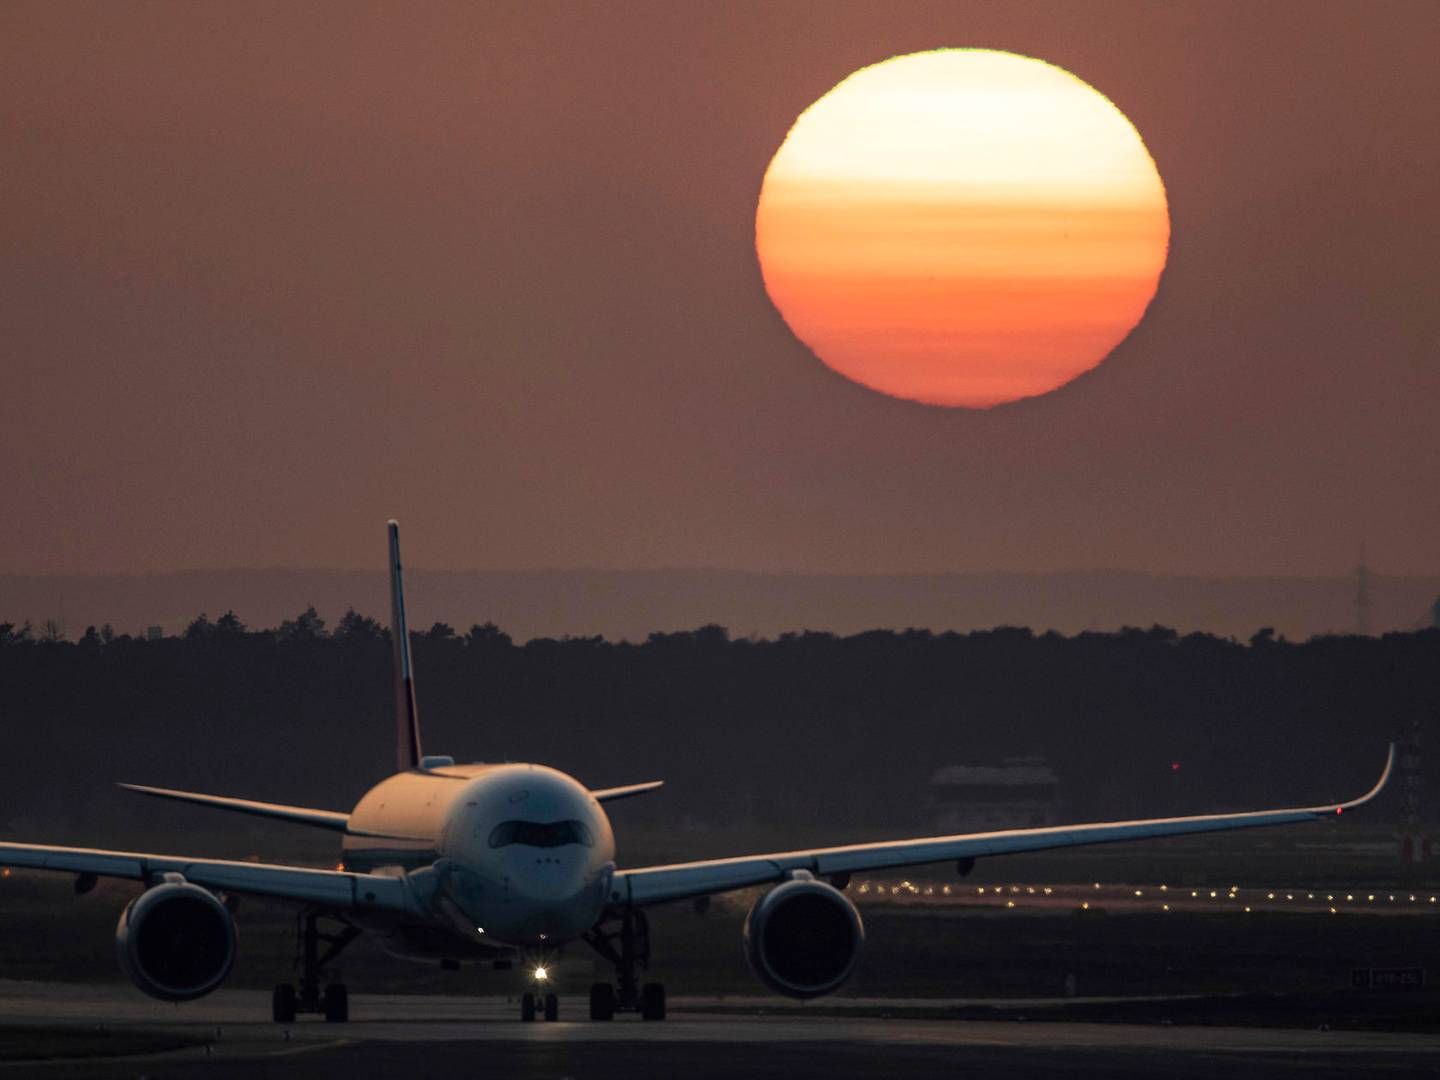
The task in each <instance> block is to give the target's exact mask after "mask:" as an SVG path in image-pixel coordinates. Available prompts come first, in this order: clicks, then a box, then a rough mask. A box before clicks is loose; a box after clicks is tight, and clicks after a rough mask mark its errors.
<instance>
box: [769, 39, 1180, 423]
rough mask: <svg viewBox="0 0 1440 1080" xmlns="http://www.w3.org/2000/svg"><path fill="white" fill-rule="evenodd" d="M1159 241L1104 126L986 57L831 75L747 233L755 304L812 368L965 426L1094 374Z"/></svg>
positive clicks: (1098, 104) (1124, 146)
mask: <svg viewBox="0 0 1440 1080" xmlns="http://www.w3.org/2000/svg"><path fill="white" fill-rule="evenodd" d="M1169 241H1170V215H1169V210H1168V207H1167V205H1166V201H1165V187H1164V185H1163V184H1162V183H1161V180H1160V174H1159V172H1157V171H1156V168H1155V162H1154V161H1152V160H1151V158H1150V154H1149V152H1148V151H1147V150H1146V149H1145V144H1144V143H1143V142H1141V140H1140V135H1139V133H1138V132H1136V130H1135V128H1134V126H1133V125H1132V124H1131V123H1130V121H1129V120H1127V119H1126V118H1125V116H1124V114H1123V113H1121V112H1120V110H1119V109H1117V108H1116V107H1115V106H1114V105H1112V104H1111V103H1110V102H1109V101H1108V100H1107V99H1106V98H1105V97H1104V96H1103V95H1102V94H1100V93H1099V92H1098V91H1096V90H1095V89H1093V88H1092V87H1090V86H1089V85H1087V84H1086V83H1084V82H1082V81H1081V80H1080V79H1078V78H1076V77H1075V76H1074V75H1071V74H1070V73H1069V72H1067V71H1063V70H1061V69H1060V68H1057V67H1054V66H1053V65H1051V64H1047V63H1045V62H1044V61H1041V60H1034V59H1030V58H1029V57H1024V56H1017V55H1015V54H1013V53H1006V52H995V51H991V50H986V49H942V50H938V51H935V52H926V53H912V54H910V55H908V56H897V57H894V58H893V59H890V60H886V61H884V62H883V63H879V64H875V65H873V66H871V67H867V68H863V69H862V70H860V71H857V72H856V73H855V74H853V75H851V76H850V77H849V78H848V79H846V80H845V81H844V82H842V83H840V85H838V86H836V87H835V88H834V89H833V90H831V91H830V92H829V93H828V94H826V95H825V96H824V97H822V98H821V99H820V100H819V101H817V102H815V104H813V105H811V106H810V107H809V108H808V109H806V110H805V111H804V112H803V113H801V115H800V118H799V119H798V120H796V121H795V126H794V127H792V128H791V129H790V133H789V135H787V136H786V137H785V142H784V143H783V144H782V145H781V147H780V149H779V151H777V152H776V154H775V157H774V159H773V160H772V161H771V162H770V167H769V169H767V170H766V172H765V181H764V183H763V184H762V186H761V189H760V204H759V206H758V208H757V209H756V213H755V248H756V252H757V254H758V256H759V259H760V271H761V274H762V275H763V276H764V279H765V288H766V290H767V291H768V292H769V294H770V299H771V300H772V301H774V303H775V306H776V307H777V308H778V309H779V311H780V314H781V315H782V316H783V317H784V319H785V321H786V323H787V324H789V326H790V328H791V330H793V331H794V333H795V335H796V337H798V338H799V339H800V340H801V341H803V342H804V343H805V344H806V345H808V346H809V347H810V348H811V349H812V350H813V351H814V352H815V354H816V355H817V356H818V357H819V358H820V359H821V360H822V361H824V362H825V363H826V364H827V365H828V366H829V367H831V368H833V369H834V370H835V371H837V372H839V373H840V374H841V375H844V376H845V377H846V378H848V379H852V380H854V381H855V382H858V383H861V384H862V385H864V386H868V387H870V388H871V389H873V390H879V391H880V392H881V393H885V394H890V395H892V396H894V397H900V398H909V399H911V400H914V401H922V402H926V403H929V404H933V405H957V406H966V407H969V408H978V409H984V408H989V407H991V406H993V405H1000V404H1003V403H1005V402H1009V401H1016V400H1019V399H1020V398H1026V397H1034V396H1035V395H1037V394H1044V393H1048V392H1049V391H1051V390H1054V389H1055V388H1056V387H1059V386H1062V385H1064V384H1065V383H1067V382H1069V381H1070V380H1071V379H1073V378H1075V377H1076V376H1077V375H1080V374H1081V373H1082V372H1085V371H1089V370H1090V369H1091V368H1093V367H1095V366H1096V365H1097V364H1099V363H1100V361H1102V360H1103V359H1105V357H1106V356H1107V355H1109V353H1110V351H1111V350H1112V349H1114V348H1115V346H1116V345H1118V344H1119V343H1120V342H1121V341H1122V340H1124V338H1125V337H1126V335H1128V334H1129V333H1130V331H1131V330H1133V329H1134V328H1135V325H1136V324H1137V323H1138V322H1139V321H1140V319H1141V317H1142V316H1143V315H1144V314H1145V308H1146V307H1147V305H1149V303H1150V300H1151V298H1152V297H1154V295H1155V289H1156V287H1157V286H1158V285H1159V281H1160V273H1161V271H1162V270H1163V269H1164V267H1165V256H1166V253H1167V250H1168V248H1169Z"/></svg>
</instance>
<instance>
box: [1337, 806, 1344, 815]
mask: <svg viewBox="0 0 1440 1080" xmlns="http://www.w3.org/2000/svg"><path fill="white" fill-rule="evenodd" d="M1335 813H1337V814H1343V813H1345V807H1343V806H1337V807H1335Z"/></svg>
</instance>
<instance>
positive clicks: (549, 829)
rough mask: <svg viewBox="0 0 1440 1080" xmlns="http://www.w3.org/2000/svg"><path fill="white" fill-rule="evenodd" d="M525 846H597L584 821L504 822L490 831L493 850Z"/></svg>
mask: <svg viewBox="0 0 1440 1080" xmlns="http://www.w3.org/2000/svg"><path fill="white" fill-rule="evenodd" d="M510 844H524V845H526V846H527V847H564V846H565V845H566V844H584V845H585V846H586V847H594V846H595V837H593V836H592V835H590V830H589V829H587V828H586V827H585V823H584V822H583V821H551V822H548V823H546V822H540V821H502V822H501V823H500V824H499V825H496V826H495V828H494V829H492V830H491V831H490V846H491V847H492V848H498V847H507V846H509V845H510Z"/></svg>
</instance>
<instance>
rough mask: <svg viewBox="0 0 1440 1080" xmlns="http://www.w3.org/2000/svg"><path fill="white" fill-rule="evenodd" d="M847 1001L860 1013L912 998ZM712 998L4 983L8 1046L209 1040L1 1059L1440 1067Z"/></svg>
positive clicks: (5, 1070) (294, 1068)
mask: <svg viewBox="0 0 1440 1080" xmlns="http://www.w3.org/2000/svg"><path fill="white" fill-rule="evenodd" d="M846 1002H847V1004H855V1006H856V1012H857V1013H869V1014H873V1013H878V1012H879V1010H881V1009H886V1008H897V1009H900V1008H902V1007H903V1003H896V1002H873V1003H863V1002H862V1003H855V1002H854V999H846ZM715 1004H716V1002H715V1001H714V999H679V1000H675V1001H672V1003H671V1017H670V1019H668V1020H665V1021H663V1022H659V1023H655V1022H650V1023H647V1022H643V1021H641V1020H639V1019H638V1018H635V1017H620V1018H617V1019H616V1020H615V1021H613V1022H611V1023H603V1024H601V1023H592V1022H590V1021H589V1020H586V1019H582V1018H581V1017H583V1015H584V1002H583V1001H582V1000H580V999H578V998H577V999H573V1000H572V999H568V998H567V999H565V1000H564V1001H563V1002H562V1012H561V1016H562V1018H563V1017H570V1019H562V1020H560V1021H559V1022H556V1023H549V1024H547V1023H543V1022H538V1023H533V1024H523V1023H521V1022H520V1021H519V1020H518V1019H517V1018H516V1016H515V1014H516V1012H517V1011H518V1007H517V1006H515V1005H514V1003H512V1002H507V1001H506V1000H505V999H503V998H461V997H429V996H424V997H422V996H399V995H383V996H381V995H376V996H372V995H356V996H355V997H354V998H353V999H352V1017H353V1019H352V1021H351V1022H350V1023H348V1024H343V1025H337V1024H326V1023H325V1022H324V1021H322V1020H318V1019H311V1018H302V1019H301V1020H300V1021H298V1022H297V1023H294V1024H290V1025H277V1024H274V1023H271V1022H270V1021H269V1020H268V1019H266V1017H268V1011H269V997H268V995H267V994H263V993H256V992H253V991H221V992H219V993H217V994H214V995H212V996H211V997H209V998H206V999H204V1000H203V1001H200V1002H193V1003H190V1004H187V1005H182V1006H175V1005H165V1004H163V1003H160V1002H153V1001H150V1000H149V999H146V998H144V997H143V996H142V995H140V994H139V993H138V991H134V990H131V989H129V988H128V987H123V986H100V987H95V986H75V985H65V984H53V983H21V982H3V981H0V1044H3V1040H4V1038H5V1028H6V1026H7V1025H8V1026H11V1027H15V1026H17V1025H28V1026H34V1025H37V1024H44V1025H56V1026H59V1027H61V1028H62V1029H65V1030H68V1029H69V1028H73V1029H74V1030H75V1032H76V1034H77V1037H78V1036H80V1035H82V1034H84V1033H87V1032H94V1031H95V1030H97V1029H98V1028H100V1027H102V1026H103V1027H104V1028H105V1029H107V1030H111V1031H118V1030H122V1029H135V1030H140V1029H143V1030H147V1031H155V1030H172V1031H177V1032H183V1033H185V1034H187V1035H192V1036H193V1035H195V1034H196V1033H199V1034H201V1035H203V1036H204V1037H205V1038H206V1042H205V1043H204V1044H203V1045H200V1046H195V1047H191V1048H187V1049H183V1050H178V1051H173V1052H169V1053H164V1054H156V1055H148V1056H144V1057H129V1058H110V1059H102V1060H86V1061H64V1060H61V1061H52V1062H47V1063H34V1062H14V1063H9V1064H0V1078H3V1077H6V1076H26V1075H35V1076H45V1077H69V1076H87V1077H140V1076H145V1077H155V1078H159V1077H193V1076H215V1077H241V1076H266V1077H270V1076H274V1077H301V1076H329V1075H342V1074H343V1075H345V1076H346V1077H347V1078H348V1077H355V1078H365V1077H389V1078H393V1077H402V1078H404V1080H416V1078H421V1077H432V1076H433V1077H445V1078H447V1080H454V1078H457V1077H471V1076H502V1077H517V1078H528V1077H544V1078H550V1080H560V1078H563V1077H573V1078H575V1080H606V1078H611V1077H614V1078H617V1080H618V1078H621V1077H623V1078H625V1080H633V1078H635V1077H648V1076H656V1077H682V1076H683V1077H722V1076H723V1077H739V1076H745V1077H749V1076H777V1077H779V1076H783V1077H789V1078H797V1077H808V1076H817V1077H818V1076H823V1077H826V1078H847V1077H856V1078H860V1077H882V1076H883V1077H887V1078H888V1077H894V1076H896V1075H906V1076H921V1077H924V1076H954V1075H961V1074H965V1075H972V1076H985V1077H991V1076H995V1077H1001V1076H1003V1077H1017V1078H1027V1077H1042V1076H1062V1077H1070V1076H1107V1077H1142V1076H1143V1077H1152V1076H1165V1077H1181V1078H1186V1077H1197V1078H1199V1077H1205V1078H1211V1077H1215V1076H1219V1075H1224V1076H1225V1077H1226V1078H1227V1080H1235V1078H1248V1077H1261V1076H1264V1077H1267V1078H1273V1077H1276V1076H1282V1077H1287V1076H1295V1077H1300V1076H1304V1077H1306V1078H1314V1077H1319V1078H1329V1077H1336V1078H1338V1077H1342V1076H1343V1077H1346V1078H1353V1077H1355V1076H1361V1075H1363V1076H1372V1075H1374V1076H1386V1077H1392V1076H1393V1077H1399V1076H1430V1075H1435V1076H1440V1036H1437V1035H1415V1034H1390V1033H1377V1032H1338V1031H1315V1030H1265V1029H1256V1028H1215V1027H1182V1026H1165V1025H1157V1026H1136V1025H1122V1024H1100V1023H1048V1022H1047V1023H1034V1022H1028V1023H1020V1022H1014V1021H955V1020H913V1019H904V1018H888V1019H887V1018H882V1017H881V1016H879V1015H845V1016H830V1015H827V1016H816V1015H812V1014H809V1013H807V1011H806V1009H805V1008H804V1007H803V1006H798V1007H797V1006H793V1005H785V1004H783V1003H781V1002H780V1001H779V1000H777V999H753V1000H748V999H747V1004H754V1005H756V1006H760V1007H762V1008H763V1009H764V1010H765V1011H764V1015H754V1016H732V1015H723V1014H714V1013H709V1012H704V1011H699V1010H702V1009H704V1008H706V1007H713V1006H714V1005H715ZM725 1004H727V1005H732V1006H733V1005H735V1004H737V1001H736V999H733V998H732V999H729V1000H728V1001H727V1002H726V1003H725ZM931 1004H933V1003H931ZM692 1009H693V1010H696V1011H689V1010H692ZM65 1030H62V1032H61V1033H60V1034H59V1035H58V1036H57V1043H58V1044H59V1045H61V1046H62V1047H63V1045H64V1043H65Z"/></svg>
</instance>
